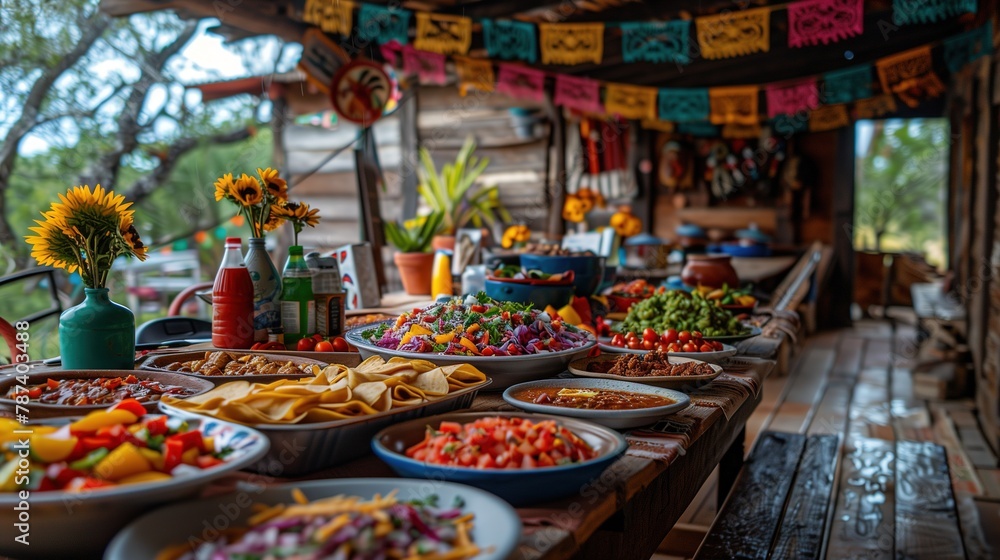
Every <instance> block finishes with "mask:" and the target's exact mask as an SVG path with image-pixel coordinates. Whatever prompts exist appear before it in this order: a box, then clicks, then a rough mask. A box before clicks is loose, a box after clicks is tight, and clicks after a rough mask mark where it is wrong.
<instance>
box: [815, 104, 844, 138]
mask: <svg viewBox="0 0 1000 560" xmlns="http://www.w3.org/2000/svg"><path fill="white" fill-rule="evenodd" d="M849 124H851V116H850V115H848V114H847V107H846V106H845V105H823V106H822V107H818V108H816V109H815V110H814V111H813V112H811V113H809V130H811V131H813V132H822V131H824V130H833V129H835V128H840V127H843V126H847V125H849Z"/></svg>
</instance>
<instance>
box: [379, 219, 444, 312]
mask: <svg viewBox="0 0 1000 560" xmlns="http://www.w3.org/2000/svg"><path fill="white" fill-rule="evenodd" d="M443 219H444V216H443V215H442V213H441V212H431V213H430V214H429V215H427V216H421V217H419V218H416V219H413V220H409V221H407V222H404V223H398V222H387V223H386V224H385V237H386V239H387V240H388V241H389V243H391V244H392V245H393V246H394V247H395V248H396V254H395V255H393V257H392V259H393V262H395V263H396V268H397V269H399V277H400V279H401V280H402V281H403V289H404V290H406V293H408V294H411V295H420V294H429V293H431V268H432V266H433V265H434V253H433V252H431V240H432V239H433V238H434V234H435V233H437V231H438V228H440V227H441V221H442V220H443Z"/></svg>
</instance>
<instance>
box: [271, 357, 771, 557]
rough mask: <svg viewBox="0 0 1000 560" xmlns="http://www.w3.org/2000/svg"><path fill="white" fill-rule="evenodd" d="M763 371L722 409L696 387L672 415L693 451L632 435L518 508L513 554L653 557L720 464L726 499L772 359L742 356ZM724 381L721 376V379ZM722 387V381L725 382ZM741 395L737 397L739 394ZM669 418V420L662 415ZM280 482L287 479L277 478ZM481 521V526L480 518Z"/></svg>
mask: <svg viewBox="0 0 1000 560" xmlns="http://www.w3.org/2000/svg"><path fill="white" fill-rule="evenodd" d="M735 362H737V363H741V364H743V365H744V366H745V365H746V364H752V367H755V368H757V369H758V371H759V379H760V383H759V384H758V391H757V393H756V394H753V393H750V392H749V391H748V394H746V395H744V396H743V398H742V399H740V398H738V397H735V396H733V398H732V400H731V402H729V403H728V404H729V405H730V406H729V412H730V417H729V418H728V420H727V418H726V415H725V413H724V411H723V408H721V407H718V406H707V405H705V401H704V400H701V399H703V398H705V399H708V398H715V399H718V398H721V397H720V396H719V394H720V393H721V391H719V390H718V389H713V388H712V385H711V384H710V385H708V386H706V387H705V388H703V389H701V390H700V391H697V392H695V393H693V394H692V401H693V403H695V404H693V405H692V406H690V407H688V408H687V409H686V410H684V411H681V412H679V413H677V414H674V415H671V416H670V417H668V419H671V420H673V421H674V422H678V423H688V424H689V427H688V428H687V429H686V430H685V431H686V433H687V434H688V435H689V437H690V444H688V446H687V450H686V452H684V453H683V454H678V455H677V456H675V457H673V458H672V460H670V461H666V460H662V458H661V459H653V458H649V457H643V456H637V455H635V454H634V453H635V450H636V443H635V441H634V439H633V437H632V435H633V434H634V433H635V432H630V433H629V434H627V438H628V439H629V441H630V444H631V445H630V449H629V451H628V453H627V454H626V455H625V456H624V457H622V458H621V459H619V460H618V461H616V462H615V463H613V464H612V465H611V466H610V467H608V469H606V470H605V471H604V473H602V475H601V476H600V477H599V478H598V479H595V480H593V481H591V483H590V484H587V485H585V486H583V487H582V488H581V489H580V493H579V494H578V495H576V496H573V497H570V498H566V499H562V500H559V501H555V502H549V503H544V504H537V505H533V506H531V507H525V508H519V509H518V513H519V514H520V516H521V519H522V522H523V523H524V526H525V531H524V534H523V537H522V540H521V544H520V546H519V548H518V551H517V553H516V554H515V555H514V556H513V557H512V559H513V560H536V559H564V558H571V557H573V558H593V559H595V560H607V559H611V558H614V559H616V560H617V559H631V558H634V559H637V560H639V559H641V560H646V559H648V558H649V557H650V556H651V555H652V554H653V553H654V552H655V551H656V548H657V546H658V545H659V544H660V542H661V541H662V540H663V538H664V537H665V536H666V534H667V532H669V531H670V529H671V527H672V526H673V525H674V523H676V521H677V519H679V518H680V516H681V514H682V513H683V512H684V510H685V509H687V507H688V505H689V504H690V503H691V501H692V500H693V499H694V497H695V495H696V494H697V493H698V490H699V489H700V488H701V486H702V485H703V484H704V483H705V480H706V479H707V478H708V476H709V474H710V473H711V472H712V471H713V470H714V468H715V467H716V466H717V465H718V466H720V475H719V476H720V485H719V492H720V499H722V498H723V497H724V496H725V495H726V494H727V493H728V491H729V488H730V487H731V486H732V484H733V482H734V481H735V479H736V475H737V473H738V472H739V469H740V467H741V466H742V463H743V455H744V451H743V445H744V437H745V426H746V422H747V419H748V418H749V417H750V415H751V414H752V413H753V411H754V410H755V409H756V408H757V405H758V404H759V403H760V399H761V392H760V390H759V387H760V386H762V385H763V378H764V377H766V376H767V374H768V373H769V372H770V370H771V368H772V367H773V362H770V361H767V360H754V359H744V358H737V359H736V360H735ZM720 380H721V378H720ZM720 386H721V384H720ZM737 400H739V401H740V402H738V403H736V402H735V401H737ZM472 410H473V411H514V410H516V409H514V408H513V407H511V406H509V405H508V404H506V403H505V402H504V401H503V399H502V398H501V397H500V395H499V394H496V393H492V394H490V393H487V394H481V395H480V396H478V397H477V398H476V400H475V401H474V402H473V406H472ZM661 423H662V422H661ZM395 476H396V475H395V474H394V473H393V472H392V470H391V469H390V468H389V467H388V466H387V465H386V464H385V463H383V462H382V461H380V460H379V459H378V458H376V457H375V456H373V455H367V456H365V457H362V458H360V459H357V460H354V461H352V462H350V463H347V464H344V465H340V466H337V467H333V468H331V469H327V470H324V471H320V472H317V473H313V474H311V475H308V476H305V477H302V478H301V480H316V479H329V478H350V477H395ZM275 482H286V481H285V480H276V481H275ZM481 526H482V525H481Z"/></svg>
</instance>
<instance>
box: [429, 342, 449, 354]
mask: <svg viewBox="0 0 1000 560" xmlns="http://www.w3.org/2000/svg"><path fill="white" fill-rule="evenodd" d="M431 349H432V350H434V351H435V352H444V351H445V350H447V349H448V345H447V344H437V343H434V344H431Z"/></svg>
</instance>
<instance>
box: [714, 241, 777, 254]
mask: <svg viewBox="0 0 1000 560" xmlns="http://www.w3.org/2000/svg"><path fill="white" fill-rule="evenodd" d="M716 250H717V251H716V252H719V253H725V254H727V255H730V256H733V257H770V256H771V247H770V246H769V245H761V244H754V245H740V244H739V243H722V244H721V245H718V246H716Z"/></svg>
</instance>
